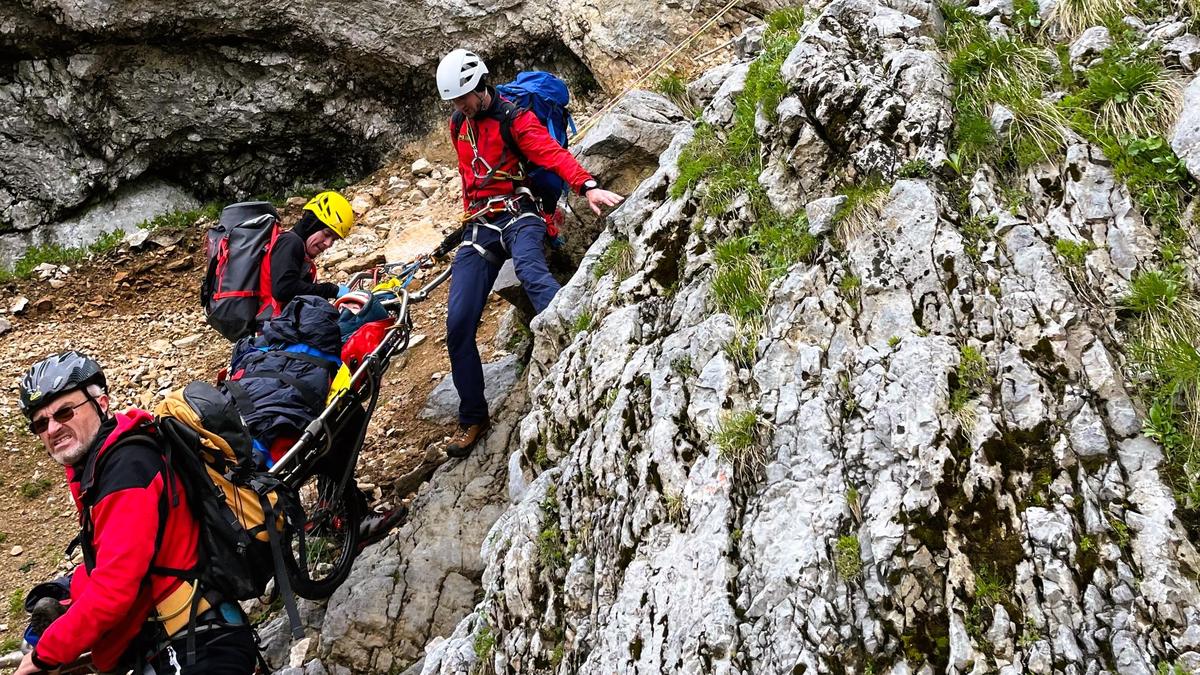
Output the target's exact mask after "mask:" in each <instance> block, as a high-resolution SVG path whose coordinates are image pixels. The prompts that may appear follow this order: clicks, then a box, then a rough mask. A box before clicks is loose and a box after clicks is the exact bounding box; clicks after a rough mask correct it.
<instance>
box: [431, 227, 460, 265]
mask: <svg viewBox="0 0 1200 675" xmlns="http://www.w3.org/2000/svg"><path fill="white" fill-rule="evenodd" d="M465 234H466V230H465V229H464V228H461V227H460V228H458V229H457V230H455V231H453V232H451V233H450V234H448V235H446V238H445V239H443V240H442V243H440V244H438V245H437V248H435V249H433V257H434V258H437V259H438V260H443V259H445V257H446V256H448V255H450V252H451V251H453V250H454V249H456V248H458V245H459V244H461V243H462V240H463V236H464V235H465Z"/></svg>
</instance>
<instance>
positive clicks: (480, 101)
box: [471, 89, 487, 118]
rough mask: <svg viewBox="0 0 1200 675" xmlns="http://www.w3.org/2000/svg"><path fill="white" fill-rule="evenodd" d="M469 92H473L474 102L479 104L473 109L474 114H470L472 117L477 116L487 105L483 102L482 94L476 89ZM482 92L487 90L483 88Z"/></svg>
mask: <svg viewBox="0 0 1200 675" xmlns="http://www.w3.org/2000/svg"><path fill="white" fill-rule="evenodd" d="M471 93H473V94H475V102H476V103H478V104H479V109H478V110H476V111H475V114H474V115H471V117H472V118H476V117H479V115H480V114H481V113H482V112H483V111H484V109H486V108H487V106H485V105H484V104H483V94H481V93H479V92H478V91H475V92H471ZM483 93H484V94H486V93H487V90H486V89H485V90H484V91H483Z"/></svg>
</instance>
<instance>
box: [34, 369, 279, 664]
mask: <svg viewBox="0 0 1200 675" xmlns="http://www.w3.org/2000/svg"><path fill="white" fill-rule="evenodd" d="M106 389H107V383H106V381H105V378H104V373H103V372H102V371H101V370H100V365H99V364H98V363H96V362H95V361H93V360H92V359H90V358H88V357H87V356H84V355H83V354H80V353H79V352H74V351H69V352H63V353H61V354H56V355H54V356H50V357H48V358H46V359H44V360H42V361H40V362H38V363H36V364H34V365H33V367H31V368H30V369H29V371H28V372H26V373H25V376H24V378H22V380H21V383H20V396H21V410H22V412H24V413H25V416H26V417H27V418H29V429H30V431H32V432H33V433H34V434H36V435H37V437H38V439H40V440H41V441H42V444H43V445H44V446H45V448H46V451H47V452H48V453H50V456H51V457H52V458H53V459H54V461H56V462H58V463H59V464H61V465H62V466H63V467H65V468H66V473H67V480H68V482H69V486H70V489H71V495H72V497H73V498H74V499H75V505H76V508H77V509H79V511H80V524H81V526H82V532H81V537H80V539H81V543H82V545H83V554H84V563H83V564H82V565H80V566H79V567H78V568H77V569H76V570H75V572H74V574H73V575H72V577H71V599H70V601H69V603H70V604H69V606H68V608H67V611H66V613H65V614H63V615H62V616H61V617H59V618H58V619H57V620H55V621H54V622H53V623H51V624H50V626H49V627H48V628H46V630H45V631H44V632H43V633H42V634H41V635H40V636H39V637H38V640H37V645H36V646H35V647H34V649H33V651H32V652H30V653H29V654H27V655H26V656H25V659H24V660H23V661H21V665H20V667H19V668H18V669H17V675H27V674H29V673H41V672H49V671H53V670H56V669H57V668H59V667H60V666H62V665H64V664H70V663H71V662H73V661H76V660H77V659H78V658H79V657H80V655H81V654H83V653H85V652H88V651H91V655H92V656H91V658H92V664H93V665H94V666H95V667H96V669H97V670H99V671H100V672H108V671H115V670H118V669H120V672H125V671H124V669H125V668H128V667H129V666H130V665H131V664H132V663H133V662H134V661H136V660H138V659H143V658H144V659H146V660H147V663H148V664H149V665H150V666H152V667H153V669H154V670H153V672H154V673H156V674H157V675H164V674H172V675H175V674H179V673H184V672H187V673H231V674H246V675H248V674H249V673H253V672H254V669H255V667H256V665H257V661H258V651H257V647H256V646H255V642H254V636H253V633H252V632H251V630H250V627H249V626H248V625H247V623H246V621H245V617H244V615H243V614H242V612H241V610H240V608H238V607H237V606H236V605H235V604H234V603H229V602H221V601H220V599H219V598H215V597H214V598H211V599H210V598H209V597H208V596H207V595H203V596H202V597H203V599H202V600H200V601H199V602H200V604H199V605H198V616H197V619H196V622H195V627H194V633H192V637H193V639H194V644H195V647H196V654H195V656H196V658H195V660H194V661H193V662H192V663H187V659H186V658H185V649H186V643H187V638H188V633H189V630H188V624H189V621H188V614H189V612H188V611H186V610H188V609H189V608H190V607H191V604H192V600H193V596H194V592H195V589H194V587H193V586H192V585H191V583H189V582H186V581H183V580H181V579H180V578H179V577H178V576H175V575H172V574H170V573H169V572H168V571H169V570H175V571H180V570H190V569H192V568H194V567H195V565H196V556H197V552H196V548H197V544H198V537H199V530H198V526H197V523H196V519H195V518H193V517H192V514H191V512H190V511H189V509H188V506H187V500H186V499H184V498H182V497H183V493H182V487H181V485H180V483H179V479H178V478H177V477H175V476H174V474H170V475H171V478H172V480H171V485H170V487H169V488H168V486H167V485H166V484H165V481H164V476H166V475H168V474H167V472H166V471H165V465H164V462H163V455H162V451H161V449H160V448H159V447H158V446H157V443H156V442H155V441H154V439H153V438H151V437H149V436H145V435H144V434H146V433H147V431H148V427H147V425H148V424H149V422H151V421H152V418H151V416H150V414H149V413H147V412H145V411H142V410H136V409H134V410H130V411H128V412H124V413H117V414H113V413H112V412H111V410H110V408H109V399H108V394H107V393H106ZM175 496H178V497H179V498H178V499H174V498H172V497H175ZM177 573H178V572H177ZM201 593H203V589H201Z"/></svg>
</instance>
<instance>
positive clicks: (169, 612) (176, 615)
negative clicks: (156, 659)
mask: <svg viewBox="0 0 1200 675" xmlns="http://www.w3.org/2000/svg"><path fill="white" fill-rule="evenodd" d="M196 590H197V587H196V585H195V584H192V583H191V582H187V581H185V582H183V583H181V584H179V586H177V587H176V588H175V590H173V591H171V594H170V595H168V596H167V597H166V598H164V599H163V600H162V602H159V603H158V604H157V605H155V606H154V614H153V615H152V616H150V617H149V619H148V620H149V621H158V622H161V623H162V625H163V630H165V631H166V633H167V637H171V636H172V635H175V634H176V633H178V632H179V631H181V630H183V629H184V628H187V625H188V620H189V619H191V616H192V615H191V611H190V610H191V608H192V600H193V599H194V598H195V597H196ZM211 608H212V605H211V604H209V602H208V600H206V599H205V598H204V597H203V596H201V597H200V602H199V603H197V606H196V616H200V615H201V614H203V613H204V612H206V611H208V610H209V609H211Z"/></svg>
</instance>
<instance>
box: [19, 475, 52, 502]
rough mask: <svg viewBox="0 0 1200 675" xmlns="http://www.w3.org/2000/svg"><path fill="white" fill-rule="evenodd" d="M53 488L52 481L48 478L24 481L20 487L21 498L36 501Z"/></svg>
mask: <svg viewBox="0 0 1200 675" xmlns="http://www.w3.org/2000/svg"><path fill="white" fill-rule="evenodd" d="M53 486H54V481H52V480H50V479H49V478H45V477H42V478H37V479H34V480H29V481H26V482H25V483H23V484H22V485H21V496H22V497H24V498H25V499H37V498H38V497H41V496H42V495H44V494H46V491H47V490H49V489H50V488H51V487H53Z"/></svg>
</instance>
